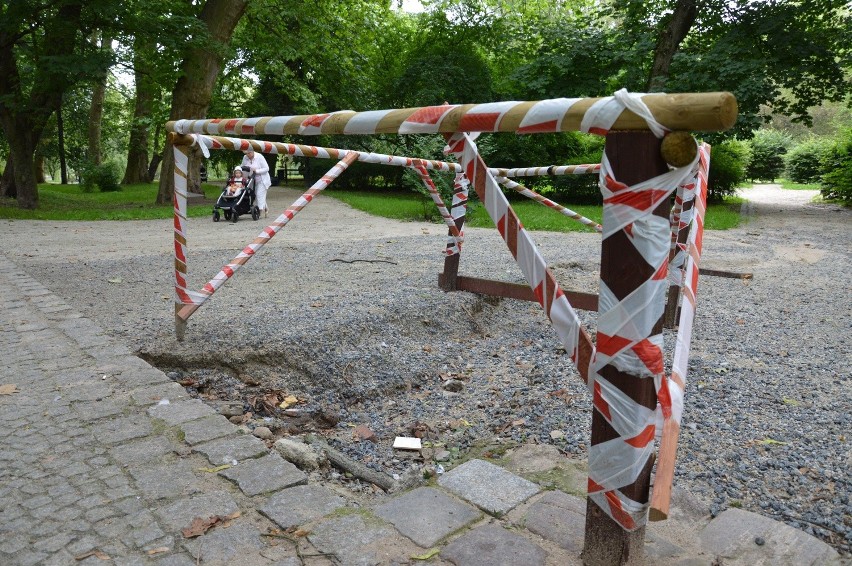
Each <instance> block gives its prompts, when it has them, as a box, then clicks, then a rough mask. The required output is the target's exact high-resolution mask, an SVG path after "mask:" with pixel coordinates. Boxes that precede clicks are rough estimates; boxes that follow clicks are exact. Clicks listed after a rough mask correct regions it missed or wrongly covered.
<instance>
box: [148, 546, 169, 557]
mask: <svg viewBox="0 0 852 566" xmlns="http://www.w3.org/2000/svg"><path fill="white" fill-rule="evenodd" d="M170 550H171V548H169V547H168V546H158V547H157V548H152V549H151V550H149V551H148V556H153V555H154V554H162V553H163V552H168V551H170Z"/></svg>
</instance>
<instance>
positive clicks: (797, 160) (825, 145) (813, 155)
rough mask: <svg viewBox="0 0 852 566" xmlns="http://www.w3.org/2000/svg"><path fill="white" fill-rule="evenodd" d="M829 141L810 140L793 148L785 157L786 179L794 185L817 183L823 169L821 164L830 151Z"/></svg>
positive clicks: (830, 144) (830, 143) (821, 139)
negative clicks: (794, 183)
mask: <svg viewBox="0 0 852 566" xmlns="http://www.w3.org/2000/svg"><path fill="white" fill-rule="evenodd" d="M832 145H833V144H832V142H831V140H828V139H825V138H811V139H808V140H806V141H804V142H802V143H800V144H799V145H797V146H795V147H793V148H792V149H791V150H790V152H789V153H787V155H786V156H785V159H784V161H785V162H786V165H787V174H786V176H787V178H788V179H790V180H791V181H793V182H796V183H817V182H819V180H820V177H821V176H822V174H823V172H824V171H825V169H823V163H824V162H825V160H826V159H827V158H828V156H829V153H830V151H831V149H832Z"/></svg>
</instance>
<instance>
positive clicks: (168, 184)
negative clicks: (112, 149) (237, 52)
mask: <svg viewBox="0 0 852 566" xmlns="http://www.w3.org/2000/svg"><path fill="white" fill-rule="evenodd" d="M247 4H248V1H247V0H207V2H206V3H205V4H204V8H202V9H201V14H200V15H199V19H200V20H201V21H202V22H204V24H205V26H206V27H207V31H208V32H209V33H210V38H211V39H212V40H213V41H214V42H216V43H219V44H221V45H222V46H223V47H224V46H226V45H227V44H228V42H229V41H230V40H231V35H232V34H233V33H234V28H235V27H236V25H237V22H239V21H240V18H242V16H243V13H244V12H245V9H246V5H247ZM222 59H223V56H222V55H221V54H220V53H217V52H216V50H213V49H210V48H205V49H202V48H198V47H196V48H193V49H192V50H191V51H190V52H189V53H188V54H187V56H186V58H185V59H184V60H183V63H182V64H181V77H180V78H179V79H178V81H177V83H176V84H175V88H174V91H173V92H172V109H171V112H170V113H169V119H170V120H177V119H181V118H204V117H205V116H206V115H207V109H208V108H209V106H210V99H211V98H212V96H213V86H214V85H215V83H216V78H217V77H218V75H219V71H220V70H221V68H222ZM193 163H195V165H194V166H193ZM173 169H174V155H173V154H172V146H171V145H170V144H168V143H166V148H165V151H164V152H163V163H162V169H161V172H160V188H159V191H158V192H157V204H167V203H170V202H171V201H172V198H173V196H174V191H175V188H174V178H173V175H172V172H173ZM189 171H190V185H191V186H190V190H192V186H194V187H196V188H197V187H198V160H197V158H196V159H194V160H193V159H190V170H189ZM197 190H200V189H197Z"/></svg>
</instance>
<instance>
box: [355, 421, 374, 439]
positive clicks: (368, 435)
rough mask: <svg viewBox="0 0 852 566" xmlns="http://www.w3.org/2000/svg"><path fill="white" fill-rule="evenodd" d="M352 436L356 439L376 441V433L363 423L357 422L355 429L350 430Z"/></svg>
mask: <svg viewBox="0 0 852 566" xmlns="http://www.w3.org/2000/svg"><path fill="white" fill-rule="evenodd" d="M352 436H354V437H355V439H356V440H368V441H370V442H373V443H375V442H376V433H375V432H373V431H372V430H370V427H368V426H367V425H365V424H359V425H358V426H356V427H355V430H353V431H352Z"/></svg>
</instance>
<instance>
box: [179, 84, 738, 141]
mask: <svg viewBox="0 0 852 566" xmlns="http://www.w3.org/2000/svg"><path fill="white" fill-rule="evenodd" d="M608 98H611V97H608ZM602 100H604V99H602V98H580V99H567V98H557V99H551V100H538V101H525V102H515V101H509V102H493V103H485V104H458V105H444V106H426V107H420V108H401V109H389V110H372V111H367V112H354V111H352V110H343V111H340V112H333V113H329V114H302V115H296V116H267V117H261V118H221V119H198V120H178V121H170V122H167V123H166V130H167V131H169V132H178V133H182V134H190V133H193V134H213V135H216V134H232V135H303V136H310V135H323V134H329V135H349V134H355V135H369V134H412V133H453V132H514V133H519V134H527V133H545V132H569V131H580V130H581V128H580V125H581V123H582V121H583V118H584V117H585V116H586V112H587V111H588V110H589V109H590V108H591V107H592V105H594V104H595V103H596V102H599V101H602ZM642 101H643V102H644V103H645V105H647V106H648V109H649V110H650V111H651V114H653V116H654V118H655V119H656V120H657V121H658V122H659V123H660V124H662V125H663V126H664V127H665V128H668V129H669V130H685V131H708V132H710V131H722V130H727V129H729V128H730V127H731V126H733V125H734V122H736V119H737V100H736V98H735V97H734V95H733V94H731V93H730V92H703V93H677V94H665V93H653V94H645V95H642ZM610 129H611V130H648V124H647V123H646V121H645V119H644V118H642V117H641V116H638V115H637V114H634V113H633V112H632V111H630V110H626V109H625V110H622V112H621V114H620V115H619V116H618V118H616V120H615V122H614V123H613V124H612V126H611V127H610Z"/></svg>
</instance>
